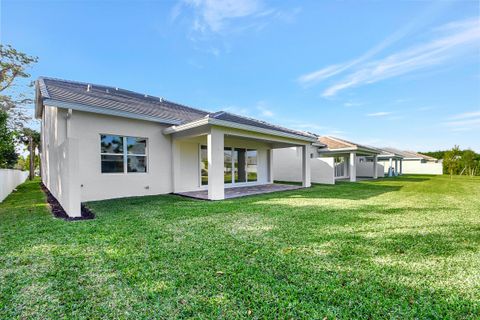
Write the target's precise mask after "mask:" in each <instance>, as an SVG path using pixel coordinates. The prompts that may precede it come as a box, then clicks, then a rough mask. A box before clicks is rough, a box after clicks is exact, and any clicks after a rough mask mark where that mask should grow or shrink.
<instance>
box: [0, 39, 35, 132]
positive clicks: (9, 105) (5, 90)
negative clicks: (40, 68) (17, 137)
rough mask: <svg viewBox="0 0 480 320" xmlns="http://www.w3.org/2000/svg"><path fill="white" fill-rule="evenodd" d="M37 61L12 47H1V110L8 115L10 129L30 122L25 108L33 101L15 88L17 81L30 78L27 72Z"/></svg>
mask: <svg viewBox="0 0 480 320" xmlns="http://www.w3.org/2000/svg"><path fill="white" fill-rule="evenodd" d="M37 61H38V58H37V57H33V56H29V55H27V54H25V53H22V52H20V51H17V50H16V49H14V48H12V46H10V45H7V46H4V45H0V68H1V70H0V108H1V110H3V111H5V112H7V113H8V115H9V126H10V128H15V129H19V128H22V127H23V125H24V124H25V123H26V121H27V120H29V117H28V116H27V114H26V112H25V111H26V110H25V108H24V107H25V106H26V105H27V104H30V103H32V102H33V99H32V98H31V97H30V95H28V94H25V93H23V92H22V91H21V90H18V89H17V88H14V87H15V86H16V85H17V84H16V82H17V80H19V79H22V78H23V79H27V78H29V77H30V74H28V73H27V72H26V70H27V68H28V67H30V66H31V65H32V64H34V63H36V62H37ZM30 86H31V84H30ZM29 91H31V90H29Z"/></svg>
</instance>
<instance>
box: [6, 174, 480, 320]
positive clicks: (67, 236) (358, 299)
mask: <svg viewBox="0 0 480 320" xmlns="http://www.w3.org/2000/svg"><path fill="white" fill-rule="evenodd" d="M44 201H45V199H44V195H43V194H42V192H41V191H40V189H39V186H38V181H35V182H27V183H25V184H23V185H22V186H20V187H19V189H18V191H17V192H15V193H13V194H12V195H10V196H9V197H8V198H7V199H6V200H5V201H4V202H3V203H2V204H0V318H1V319H10V318H22V319H23V318H41V319H46V318H55V319H57V318H84V319H87V318H88V319H94V318H103V317H108V318H203V319H206V318H265V319H273V318H317V319H324V318H325V317H326V318H328V319H331V318H343V319H350V318H363V319H365V318H397V319H404V318H430V319H433V318H439V319H440V318H441V319H453V318H456V319H474V318H476V319H478V318H479V315H480V302H479V301H480V179H478V178H475V179H470V178H466V177H454V179H453V180H450V178H449V177H446V176H439V177H432V176H404V177H401V178H395V179H382V180H378V181H362V182H359V183H347V182H345V183H339V184H338V185H336V186H320V185H316V186H314V187H312V188H311V189H308V190H296V191H289V192H282V193H276V194H267V195H262V196H252V197H247V198H241V199H234V200H228V201H222V202H205V201H195V200H189V199H185V198H180V197H177V196H172V195H165V196H150V197H142V198H126V199H118V200H109V201H102V202H93V203H89V204H88V205H89V207H90V208H91V209H93V210H94V211H95V213H96V214H97V218H96V219H95V220H89V221H78V222H65V221H63V220H58V219H54V218H53V217H52V216H51V214H50V213H49V212H48V210H47V207H46V205H45V202H44Z"/></svg>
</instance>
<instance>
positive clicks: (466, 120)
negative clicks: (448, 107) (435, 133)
mask: <svg viewBox="0 0 480 320" xmlns="http://www.w3.org/2000/svg"><path fill="white" fill-rule="evenodd" d="M448 120H449V121H447V122H444V123H443V124H444V125H446V126H447V127H449V128H450V130H452V131H471V130H474V129H480V110H479V111H472V112H464V113H460V114H457V115H454V116H452V117H450V118H449V119H448Z"/></svg>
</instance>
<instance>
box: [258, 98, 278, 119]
mask: <svg viewBox="0 0 480 320" xmlns="http://www.w3.org/2000/svg"><path fill="white" fill-rule="evenodd" d="M257 110H258V111H260V115H261V116H263V117H268V118H271V117H273V116H274V115H275V113H274V112H273V111H272V110H270V108H269V107H268V104H267V102H265V101H258V102H257Z"/></svg>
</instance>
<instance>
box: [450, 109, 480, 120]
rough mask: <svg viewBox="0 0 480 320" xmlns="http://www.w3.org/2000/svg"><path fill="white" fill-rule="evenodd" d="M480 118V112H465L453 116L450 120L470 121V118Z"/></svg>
mask: <svg viewBox="0 0 480 320" xmlns="http://www.w3.org/2000/svg"><path fill="white" fill-rule="evenodd" d="M475 117H479V118H480V110H478V111H472V112H464V113H460V114H457V115H454V116H452V117H451V118H450V119H452V120H456V119H469V118H475Z"/></svg>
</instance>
